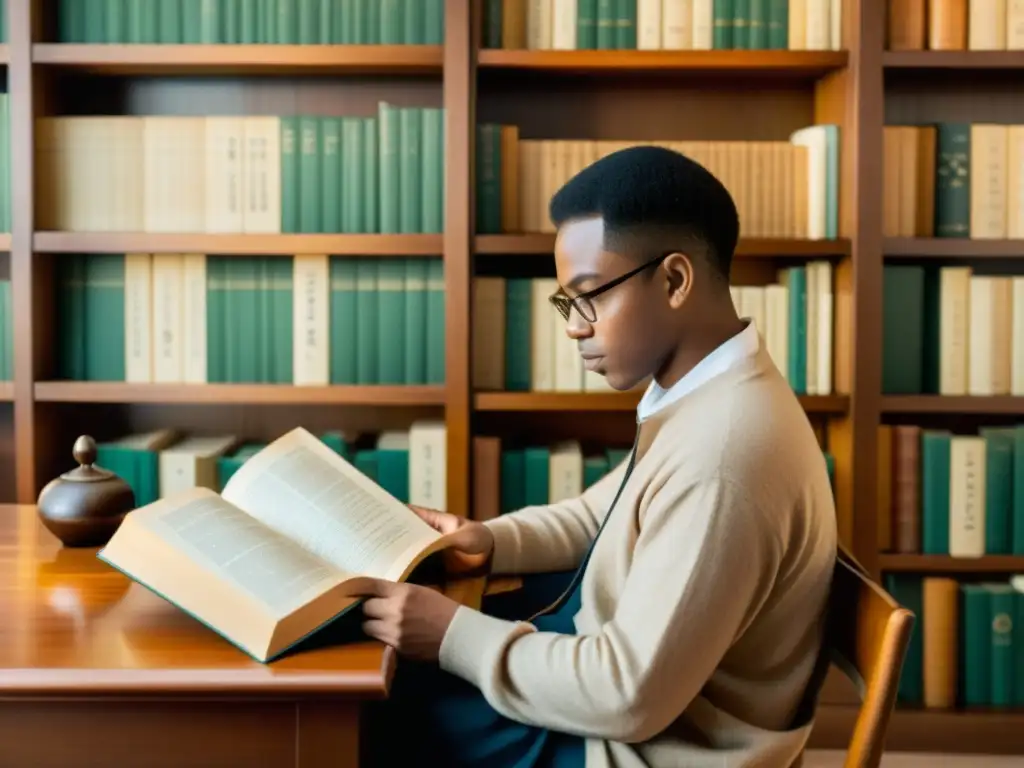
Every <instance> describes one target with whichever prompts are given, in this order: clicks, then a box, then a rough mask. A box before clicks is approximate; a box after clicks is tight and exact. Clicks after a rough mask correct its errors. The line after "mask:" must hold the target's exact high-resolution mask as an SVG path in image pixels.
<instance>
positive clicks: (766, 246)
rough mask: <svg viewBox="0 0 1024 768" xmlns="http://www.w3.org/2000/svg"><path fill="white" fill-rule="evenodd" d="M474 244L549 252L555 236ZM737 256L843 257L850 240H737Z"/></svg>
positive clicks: (483, 239) (483, 238)
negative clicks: (738, 241)
mask: <svg viewBox="0 0 1024 768" xmlns="http://www.w3.org/2000/svg"><path fill="white" fill-rule="evenodd" d="M475 243H476V244H475V250H476V253H478V254H484V255H498V254H501V255H506V254H511V255H517V254H524V255H525V254H550V253H552V252H553V250H554V247H555V236H554V234H551V233H544V232H530V233H526V234H514V235H477V236H476V238H475ZM736 255H737V256H741V257H784V256H799V257H813V256H827V257H842V256H849V255H850V241H849V240H784V239H779V240H773V239H765V238H748V239H744V240H740V243H739V245H738V246H737V248H736Z"/></svg>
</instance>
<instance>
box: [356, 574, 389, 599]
mask: <svg viewBox="0 0 1024 768" xmlns="http://www.w3.org/2000/svg"><path fill="white" fill-rule="evenodd" d="M397 586H398V585H397V584H395V583H394V582H393V581H386V580H385V579H369V578H367V579H360V580H359V586H358V587H357V588H356V591H355V593H354V594H355V596H356V597H390V596H391V595H392V594H394V591H395V588H396V587H397Z"/></svg>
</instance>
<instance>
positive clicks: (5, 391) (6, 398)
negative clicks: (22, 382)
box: [0, 381, 14, 403]
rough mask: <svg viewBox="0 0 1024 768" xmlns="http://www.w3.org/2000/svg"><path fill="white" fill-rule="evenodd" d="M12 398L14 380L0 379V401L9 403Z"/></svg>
mask: <svg viewBox="0 0 1024 768" xmlns="http://www.w3.org/2000/svg"><path fill="white" fill-rule="evenodd" d="M13 399H14V382H12V381H0V403H9V402H11V401H12V400H13Z"/></svg>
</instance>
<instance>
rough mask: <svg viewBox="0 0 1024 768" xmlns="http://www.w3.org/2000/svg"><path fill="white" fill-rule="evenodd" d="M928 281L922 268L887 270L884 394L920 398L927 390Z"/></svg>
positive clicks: (884, 288)
mask: <svg viewBox="0 0 1024 768" xmlns="http://www.w3.org/2000/svg"><path fill="white" fill-rule="evenodd" d="M924 278H925V274H924V269H923V268H922V267H918V266H905V265H894V264H888V265H886V266H885V267H884V268H883V272H882V393H883V394H886V395H916V394H920V393H921V391H922V390H923V388H924V351H923V347H924V345H923V339H924V305H925V296H924V289H925V279H924Z"/></svg>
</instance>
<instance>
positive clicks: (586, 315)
mask: <svg viewBox="0 0 1024 768" xmlns="http://www.w3.org/2000/svg"><path fill="white" fill-rule="evenodd" d="M673 253H675V251H668V252H666V253H663V254H661V256H657V257H655V258H653V259H651V260H650V261H647V262H645V263H643V264H641V265H640V266H639V267H637V268H636V269H634V270H631V271H629V272H627V273H626V274H624V275H619V276H618V277H616V278H615V279H614V280H611V281H609V282H607V283H605V284H604V285H599V286H598V287H597V288H593V289H591V290H589V291H584V292H583V293H578V294H576V295H575V296H571V297H570V296H566V295H565V292H564V289H562V288H559V289H558V293H555V294H552V295H551V296H549V297H548V301H550V302H551V303H552V304H553V305H554V307H555V309H557V310H558V313H559V314H560V315H561V316H562V317H563V318H564V319H565V320H568V319H569V313H571V312H572V310H573V308H574V307H575V309H576V311H577V312H579V313H580V317H582V318H583V319H584V320H586V321H587V322H588V323H596V322H597V312H596V311H595V310H594V304H593V302H592V301H591V299H593V298H595V297H596V296H600V295H601V294H602V293H604V292H605V291H609V290H611V289H612V288H614V287H615V286H617V285H620V284H622V283H624V282H626V281H627V280H629V278H631V277H633V276H634V275H639V274H640V273H641V272H643V271H644V270H645V269H647V268H648V267H653V266H654V265H656V264H660V263H661V262H663V261H664V260H665V259H667V258H668V257H669V256H671V255H672V254H673Z"/></svg>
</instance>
